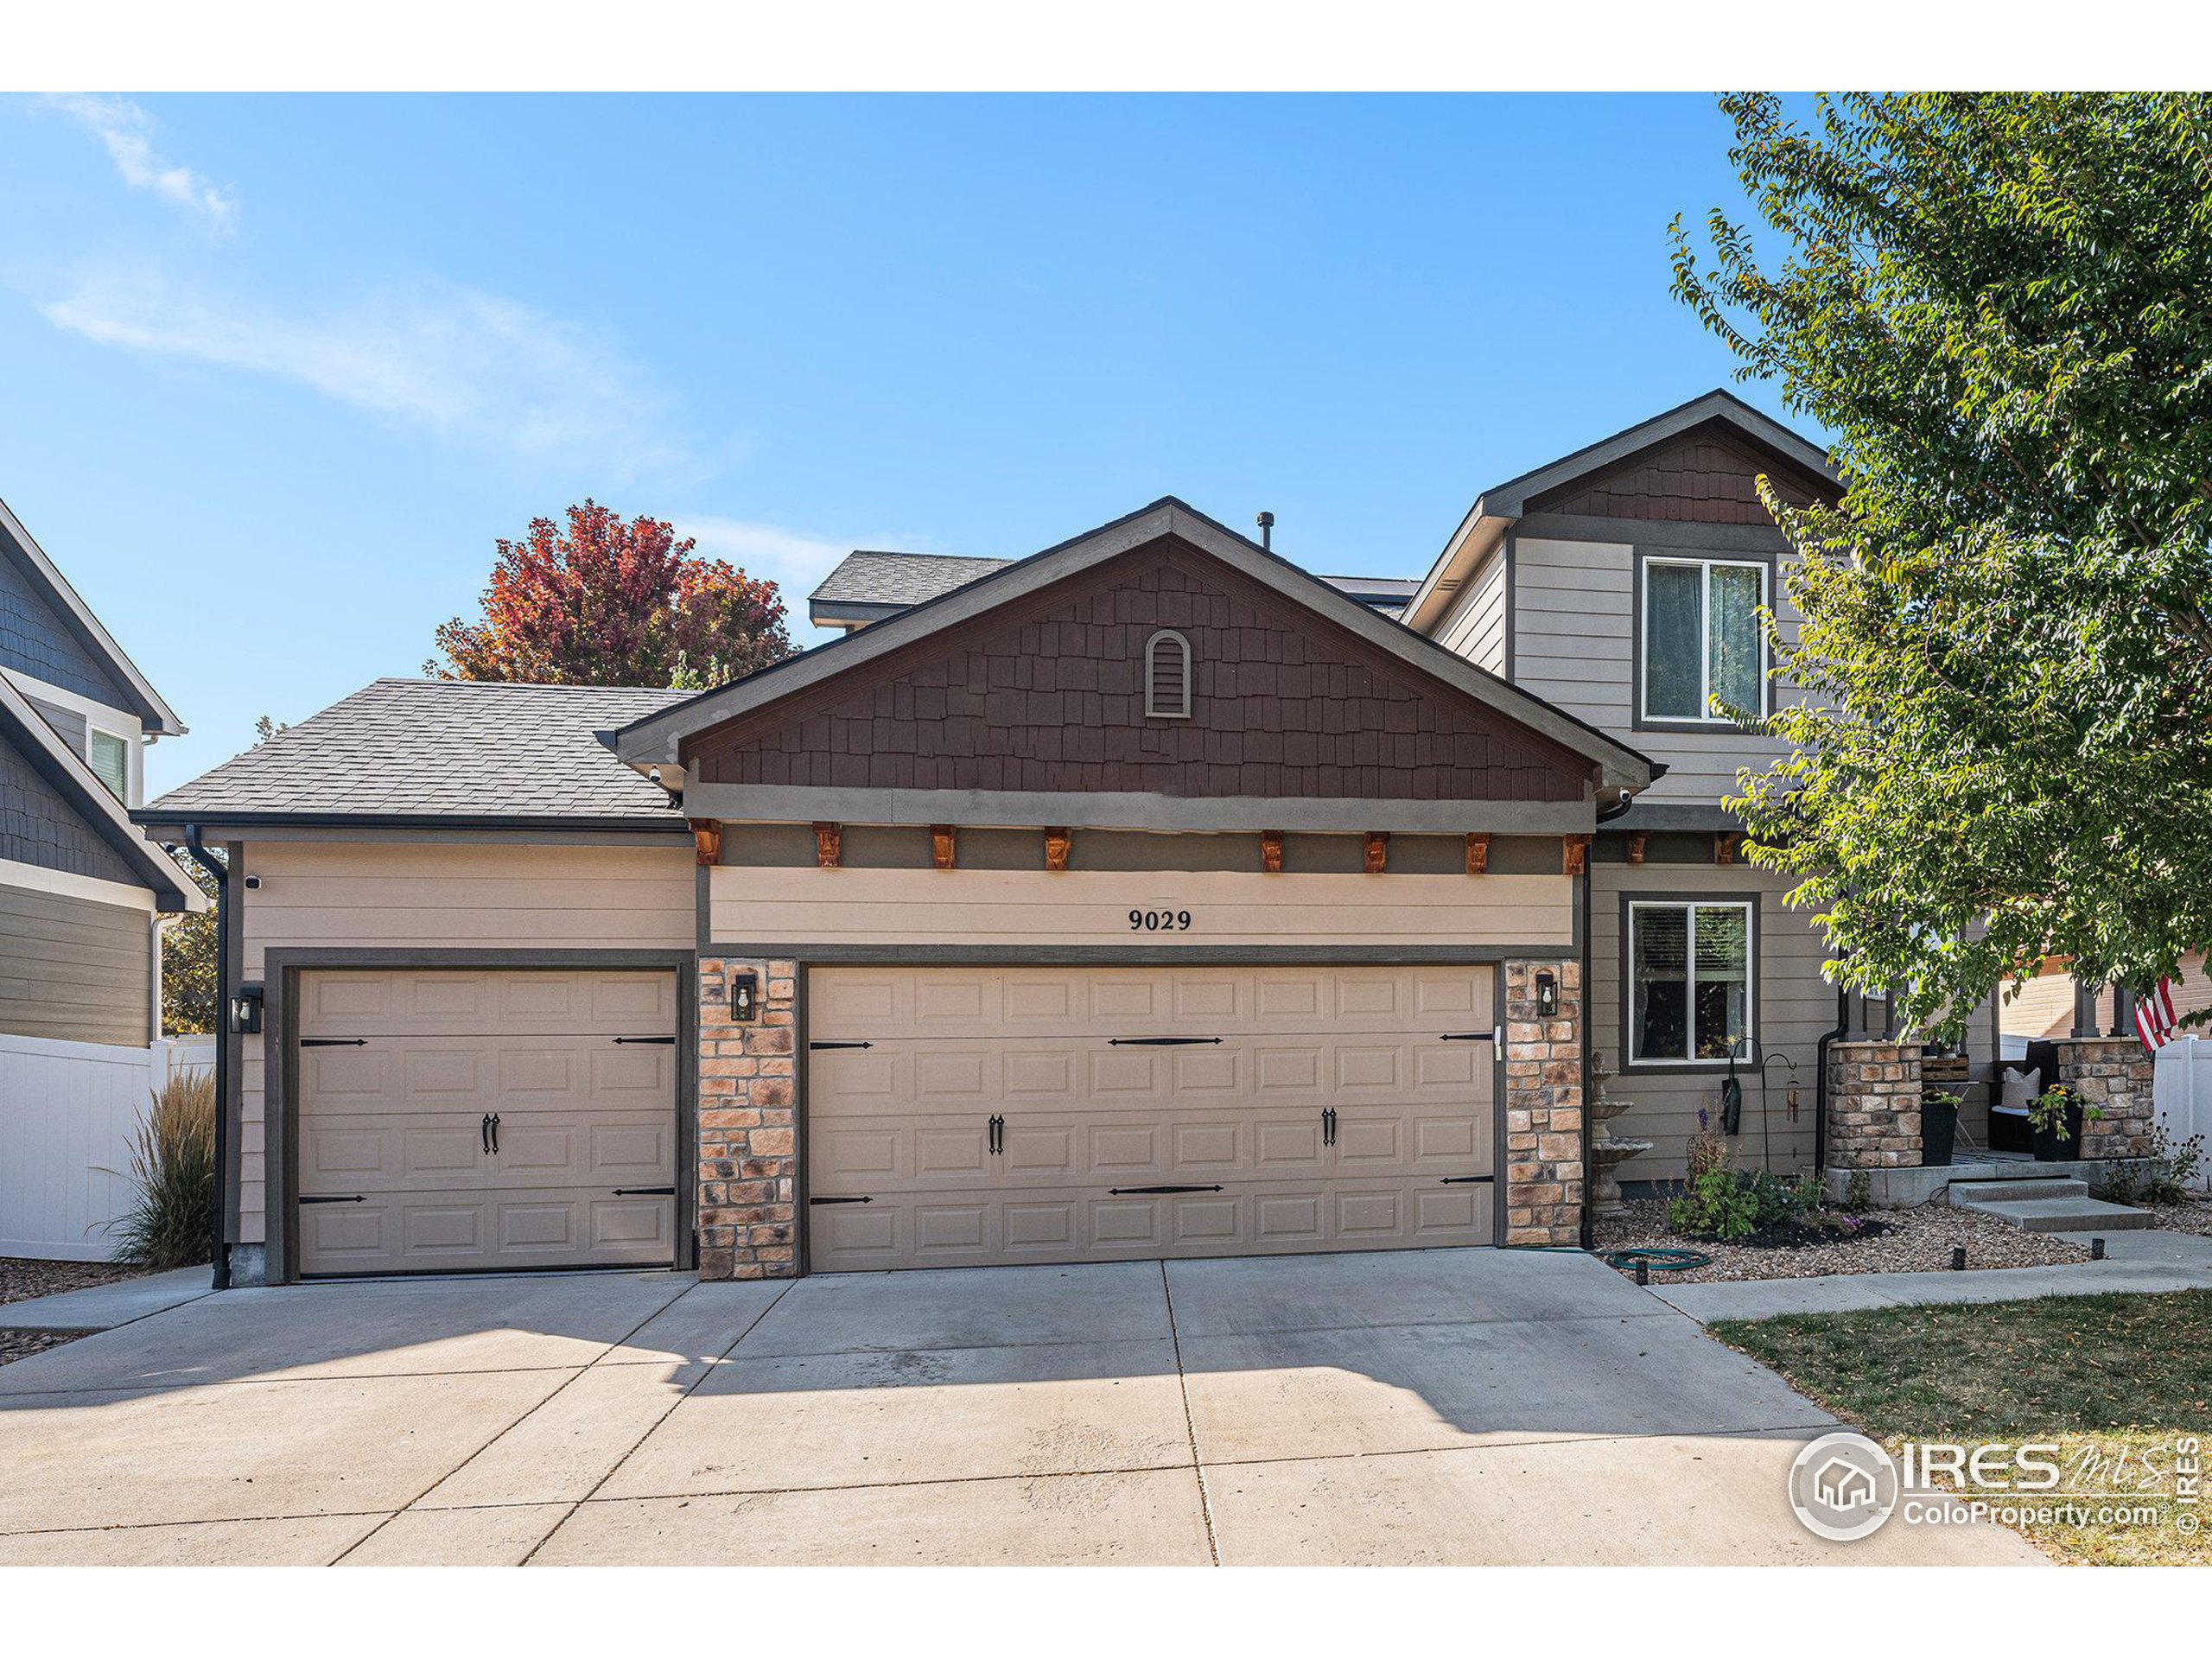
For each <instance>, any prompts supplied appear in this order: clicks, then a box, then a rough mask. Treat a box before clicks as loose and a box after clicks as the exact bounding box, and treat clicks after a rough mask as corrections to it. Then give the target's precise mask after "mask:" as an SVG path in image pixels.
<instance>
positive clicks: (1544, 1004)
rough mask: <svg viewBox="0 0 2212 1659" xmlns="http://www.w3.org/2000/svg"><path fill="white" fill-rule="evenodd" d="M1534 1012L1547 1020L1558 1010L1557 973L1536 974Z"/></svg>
mask: <svg viewBox="0 0 2212 1659" xmlns="http://www.w3.org/2000/svg"><path fill="white" fill-rule="evenodd" d="M1536 1012H1537V1014H1540V1015H1541V1016H1542V1017H1543V1018H1544V1019H1547V1020H1548V1019H1550V1018H1551V1017H1552V1016H1553V1015H1554V1014H1557V1013H1558V1012H1559V976H1558V975H1556V974H1538V975H1537V976H1536Z"/></svg>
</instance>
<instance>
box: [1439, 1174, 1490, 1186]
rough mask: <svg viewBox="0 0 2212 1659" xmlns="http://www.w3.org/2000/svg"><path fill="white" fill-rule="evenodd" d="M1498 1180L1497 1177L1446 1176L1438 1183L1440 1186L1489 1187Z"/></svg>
mask: <svg viewBox="0 0 2212 1659" xmlns="http://www.w3.org/2000/svg"><path fill="white" fill-rule="evenodd" d="M1496 1179H1497V1176H1495V1175H1446V1177H1445V1178H1444V1179H1442V1180H1440V1181H1439V1182H1437V1185H1439V1186H1476V1185H1483V1186H1487V1185H1490V1184H1491V1182H1493V1181H1495V1180H1496Z"/></svg>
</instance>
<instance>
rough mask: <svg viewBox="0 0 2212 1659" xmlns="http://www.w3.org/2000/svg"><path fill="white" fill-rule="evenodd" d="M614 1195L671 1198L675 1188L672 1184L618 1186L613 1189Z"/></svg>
mask: <svg viewBox="0 0 2212 1659" xmlns="http://www.w3.org/2000/svg"><path fill="white" fill-rule="evenodd" d="M614 1196H615V1197H616V1198H674V1197H675V1196H676V1189H675V1188H674V1187H672V1186H618V1187H616V1188H615V1189H614Z"/></svg>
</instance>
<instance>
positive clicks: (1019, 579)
mask: <svg viewBox="0 0 2212 1659" xmlns="http://www.w3.org/2000/svg"><path fill="white" fill-rule="evenodd" d="M1171 537H1172V538H1173V539H1174V540H1176V541H1178V542H1180V543H1184V544H1185V545H1187V546H1189V547H1192V548H1193V549H1195V550H1198V551H1199V552H1200V553H1202V554H1205V555H1209V556H1212V557H1214V558H1216V559H1218V560H1220V561H1221V562H1222V563H1224V564H1227V565H1228V566H1230V569H1234V570H1236V572H1238V573H1239V574H1240V575H1243V576H1245V577H1246V578H1248V579H1249V580H1250V581H1253V582H1257V583H1259V584H1261V585H1262V586H1263V587H1267V588H1271V589H1273V590H1274V591H1275V592H1277V593H1279V594H1281V596H1283V597H1285V598H1287V599H1289V600H1292V601H1294V602H1297V603H1299V604H1302V605H1303V606H1305V607H1306V608H1307V609H1309V610H1312V611H1313V612H1315V613H1319V615H1321V616H1322V617H1324V618H1325V619H1327V620H1330V621H1332V622H1334V623H1336V624H1337V625H1338V626H1341V627H1343V628H1344V629H1345V630H1346V631H1347V632H1351V633H1352V634H1354V635H1355V636H1357V638H1359V639H1361V640H1362V641H1363V642H1364V643H1365V644H1367V645H1371V646H1376V647H1379V648H1380V649H1382V650H1383V651H1384V652H1389V654H1390V655H1392V656H1394V657H1395V658H1399V659H1400V660H1402V661H1403V662H1404V663H1405V664H1407V665H1408V667H1410V668H1412V669H1414V670H1415V671H1419V672H1421V673H1423V674H1425V675H1427V677H1430V678H1433V679H1435V680H1439V681H1441V682H1442V683H1445V684H1446V685H1447V686H1449V687H1451V688H1452V690H1457V691H1459V692H1460V693H1461V694H1463V695H1464V696H1468V697H1471V699H1473V700H1474V701H1475V702H1478V703H1481V704H1484V705H1485V706H1487V707H1488V708H1490V709H1492V710H1494V711H1495V712H1497V713H1498V714H1501V715H1504V716H1505V717H1507V718H1508V719H1510V720H1512V721H1516V722H1517V723H1519V724H1521V725H1522V726H1525V727H1527V728H1529V729H1530V730H1531V731H1533V732H1535V733H1536V734H1538V735H1540V736H1542V737H1545V738H1548V739H1549V740H1550V741H1553V742H1554V743H1555V744H1557V745H1559V746H1560V747H1562V748H1564V749H1567V751H1569V752H1570V753H1573V754H1576V755H1578V756H1580V757H1582V758H1584V759H1585V760H1588V761H1590V762H1592V763H1593V764H1594V765H1595V766H1597V768H1598V769H1599V786H1600V787H1601V788H1606V789H1612V790H1625V791H1630V792H1632V791H1635V790H1637V789H1640V788H1642V787H1643V786H1644V785H1646V784H1648V783H1649V781H1650V777H1651V766H1650V762H1649V760H1647V759H1646V758H1645V757H1644V756H1643V755H1642V754H1640V753H1637V751H1636V750H1634V749H1632V748H1630V747H1628V746H1627V745H1626V744H1624V743H1622V742H1619V741H1617V740H1615V739H1613V738H1610V737H1608V736H1606V735H1605V734H1604V733H1602V732H1599V731H1598V730H1597V729H1596V728H1593V727H1590V726H1587V725H1586V724H1584V723H1583V722H1582V721H1579V720H1576V719H1574V718H1573V716H1572V715H1567V714H1565V713H1564V712H1562V711H1561V710H1560V709H1555V708H1554V707H1552V706H1551V705H1550V704H1548V703H1546V702H1543V701H1542V700H1541V699H1540V698H1537V697H1535V696H1530V695H1529V694H1528V693H1527V692H1524V691H1522V690H1519V689H1517V688H1516V687H1514V686H1512V685H1510V684H1509V683H1507V682H1506V681H1505V680H1503V679H1502V678H1500V677H1498V676H1497V675H1494V674H1491V673H1488V672H1486V671H1484V670H1482V669H1480V668H1478V667H1476V666H1475V665H1474V664H1471V663H1469V662H1467V661H1466V660H1465V658H1459V657H1457V656H1455V655H1454V654H1452V652H1448V651H1446V650H1445V649H1444V648H1443V647H1442V646H1440V645H1437V644H1436V643H1435V642H1434V641H1433V640H1430V639H1425V638H1423V637H1422V636H1421V635H1419V634H1416V633H1414V632H1412V631H1411V630H1409V629H1408V628H1406V627H1404V626H1401V625H1400V624H1398V623H1395V622H1393V621H1390V620H1386V619H1384V618H1382V617H1379V616H1377V615H1376V613H1374V612H1373V611H1372V610H1371V609H1370V608H1369V607H1367V606H1365V605H1363V604H1361V603H1360V602H1359V601H1357V600H1354V599H1351V598H1348V597H1347V596H1345V595H1344V594H1342V593H1340V592H1338V590H1337V589H1335V588H1331V587H1330V586H1329V585H1328V584H1327V583H1325V582H1321V581H1319V580H1318V579H1317V578H1315V577H1313V576H1311V575H1307V574H1306V572H1304V571H1303V570H1300V569H1298V567H1297V566H1295V565H1293V564H1291V563H1288V562H1287V560H1284V559H1281V558H1279V557H1277V556H1275V555H1274V554H1273V553H1271V552H1269V551H1268V550H1265V549H1263V548H1262V547H1260V546H1259V545H1258V544H1257V543H1253V542H1250V541H1248V540H1247V539H1246V538H1244V537H1242V536H1239V535H1237V534H1236V532H1235V531H1230V530H1229V529H1227V528H1225V527H1224V526H1223V525H1221V524H1217V523H1215V522H1214V521H1213V520H1212V519H1211V518H1206V517H1205V515H1204V514H1202V513H1199V512H1197V511H1195V510H1194V509H1192V508H1191V507H1190V506H1188V505H1185V504H1184V503H1183V502H1180V501H1178V500H1176V499H1174V498H1173V497H1168V498H1166V499H1162V500H1160V501H1158V502H1155V503H1154V504H1153V505H1151V506H1148V507H1145V508H1142V509H1140V510H1139V511H1138V512H1135V513H1133V514H1131V515H1129V516H1128V518H1121V519H1117V520H1116V521H1115V522H1114V523H1112V524H1106V525H1103V526H1102V527H1101V528H1099V529H1097V530H1095V531H1090V532H1088V533H1087V534H1085V535H1083V536H1079V537H1076V538H1075V539H1073V540H1072V541H1069V542H1064V543H1060V544H1059V545H1058V546H1057V547H1052V548H1048V549H1046V550H1045V551H1043V552H1041V553H1038V554H1034V555H1033V556H1030V557H1029V558H1027V559H1023V560H1020V561H1019V562H1018V563H1014V564H1010V565H1008V566H1007V567H1006V568H1005V569H1001V570H999V571H997V572H995V573H994V574H992V575H988V576H985V577H983V578H982V579H981V580H979V581H976V582H970V583H969V585H968V586H966V587H964V588H957V589H956V590H955V591H953V592H952V593H950V594H944V595H943V596H942V597H940V598H938V599H934V600H931V601H927V602H925V603H924V604H921V605H918V606H915V607H912V609H910V610H906V611H903V612H901V613H899V615H897V616H895V617H892V618H890V619H889V620H886V621H883V622H879V623H877V624H875V625H874V626H872V627H868V628H865V629H862V630H861V632H858V633H856V634H851V635H848V636H847V637H846V638H845V639H842V640H838V641H836V642H834V643H832V644H830V645H821V646H817V647H816V648H815V649H814V650H812V651H810V652H804V653H802V654H801V655H799V656H797V657H792V658H785V660H784V661H783V662H781V663H778V664H772V665H771V666H769V667H767V668H765V669H762V670H760V671H759V672H757V673H754V674H752V675H749V676H747V677H746V678H744V679H741V680H739V681H736V682H734V683H732V684H730V685H728V686H724V687H721V689H719V690H714V691H709V692H706V693H703V694H702V695H701V696H698V697H696V698H695V699H693V700H692V701H690V702H684V703H679V704H678V705H677V706H676V707H675V708H673V709H667V710H664V711H663V712H661V713H658V714H655V715H649V716H647V717H646V718H645V719H643V720H640V721H636V722H635V723H633V724H632V725H630V726H628V727H626V728H622V729H621V730H620V731H619V732H616V733H614V734H613V748H614V751H615V753H617V754H618V755H620V757H621V759H622V760H625V761H626V762H628V763H629V764H630V765H632V766H638V767H640V768H642V767H644V766H652V765H658V766H680V765H683V764H684V763H685V754H684V749H685V747H686V746H687V744H688V743H689V741H690V740H692V739H694V738H696V737H699V736H702V735H703V734H706V733H708V732H709V731H711V730H713V729H714V728H717V727H721V726H723V725H726V724H728V723H730V722H732V721H735V720H737V719H739V718H740V717H741V716H744V715H751V714H753V713H755V712H759V711H765V710H766V709H768V708H769V707H770V706H771V705H772V704H773V703H775V702H779V701H781V700H783V699H785V698H789V697H792V696H797V695H798V694H799V693H801V692H804V691H806V690H811V689H813V688H815V687H817V686H818V685H821V684H823V683H825V682H827V681H829V679H830V678H832V677H835V676H838V675H843V674H849V673H851V672H853V671H855V670H857V669H858V668H860V667H861V665H862V664H867V663H870V662H873V661H875V660H877V659H878V658H882V657H885V656H887V655H889V654H890V653H892V652H895V651H898V650H899V649H901V648H902V647H905V646H908V645H917V644H919V643H922V642H924V641H926V640H927V639H929V638H930V637H931V635H933V634H936V633H938V632H942V631H943V630H944V629H947V628H950V627H953V626H957V625H959V624H961V623H963V622H966V621H969V620H973V619H976V618H979V617H982V616H984V615H986V614H987V613H989V612H991V611H993V610H995V609H996V608H998V607H1002V606H1006V605H1009V604H1012V603H1014V601H1019V600H1022V599H1027V598H1030V597H1032V596H1041V595H1042V594H1044V593H1045V591H1046V589H1047V588H1051V587H1052V586H1053V585H1054V584H1056V583H1058V582H1063V581H1065V579H1067V578H1069V577H1071V576H1074V575H1079V574H1081V573H1083V572H1085V571H1088V570H1091V569H1096V568H1097V567H1099V566H1101V565H1103V564H1105V563H1108V562H1109V561H1111V560H1113V559H1116V558H1117V557H1120V556H1122V555H1124V554H1128V553H1133V552H1135V551H1137V550H1140V549H1142V548H1145V547H1147V546H1149V545H1151V544H1153V543H1157V542H1161V541H1164V540H1166V539H1168V538H1171ZM688 798H690V797H689V792H688V790H687V799H688Z"/></svg>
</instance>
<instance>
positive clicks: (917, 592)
mask: <svg viewBox="0 0 2212 1659" xmlns="http://www.w3.org/2000/svg"><path fill="white" fill-rule="evenodd" d="M1011 563H1014V561H1013V560H1011V559H963V558H956V557H954V556H952V555H950V554H949V553H870V552H866V551H861V552H857V553H849V554H847V555H846V556H845V559H844V562H843V563H841V564H840V565H838V567H837V568H836V569H835V570H832V571H831V572H830V573H829V575H826V576H824V577H823V579H822V585H821V586H820V587H819V588H816V589H815V590H814V592H813V593H812V594H809V595H808V597H809V599H810V600H816V601H826V602H828V603H830V604H846V605H920V604H924V603H925V602H927V601H930V600H932V599H935V598H937V597H938V595H940V594H949V593H950V592H951V591H952V590H953V589H954V588H965V587H966V586H967V585H968V584H969V582H974V581H975V580H976V578H977V577H979V576H988V575H990V574H991V572H992V571H994V570H1001V569H1005V568H1006V567H1007V565H1009V564H1011Z"/></svg>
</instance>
